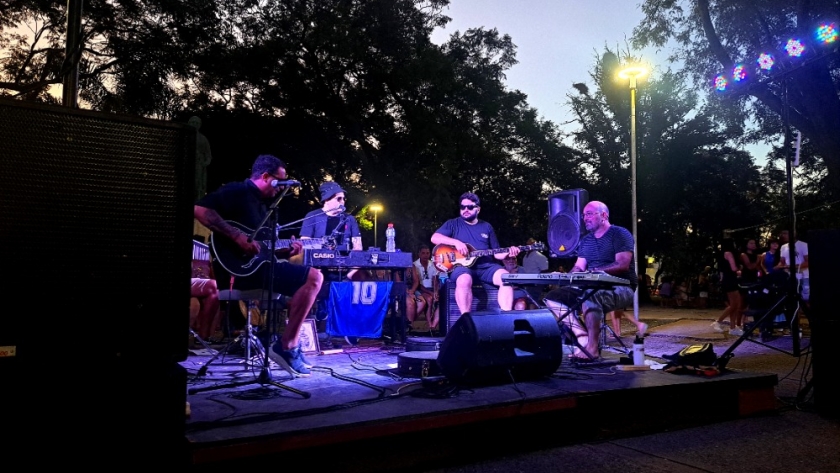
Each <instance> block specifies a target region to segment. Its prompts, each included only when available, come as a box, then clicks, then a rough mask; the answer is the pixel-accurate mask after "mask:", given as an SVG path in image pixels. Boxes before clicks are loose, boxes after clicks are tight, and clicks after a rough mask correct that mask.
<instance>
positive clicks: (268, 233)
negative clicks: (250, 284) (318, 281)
mask: <svg viewBox="0 0 840 473" xmlns="http://www.w3.org/2000/svg"><path fill="white" fill-rule="evenodd" d="M227 223H229V224H230V225H232V226H234V227H236V228H238V229H239V230H241V231H242V232H244V233H245V234H246V235H251V234H252V233H254V229H252V228H248V227H246V226H245V225H242V224H241V223H239V222H234V221H232V220H228V221H227ZM273 238H274V232H273V231H272V230H271V229H270V228H268V227H263V228H260V230H259V231H258V232H257V235H256V238H254V240H255V241H257V242H258V243H259V244H260V252H259V253H258V254H256V255H253V256H250V255H247V254H245V253H243V252H242V248H240V247H239V245H237V244H236V243H235V242H233V241H232V240H231V239H230V238H228V237H226V236H224V235H221V234H220V235H216V233H215V232H213V233H212V234H211V235H210V246H211V247H212V248H213V253H214V254H215V255H216V260H218V262H219V264H221V265H222V267H223V268H225V270H226V271H227V272H228V273H230V274H232V275H233V276H240V277H244V276H250V275H252V274H254V273H255V272H257V270H258V269H260V266H262V265H263V264H264V263H268V262H277V257H276V256H274V255H272V254H271V245H272V239H273ZM296 241H297V242H300V243H301V244H302V245H303V247H304V248H323V247H331V246H335V242H334V241H333V239H331V238H305V239H302V240H280V239H276V240H274V245H275V249H278V250H279V249H283V248H291V246H292V243H294V242H296Z"/></svg>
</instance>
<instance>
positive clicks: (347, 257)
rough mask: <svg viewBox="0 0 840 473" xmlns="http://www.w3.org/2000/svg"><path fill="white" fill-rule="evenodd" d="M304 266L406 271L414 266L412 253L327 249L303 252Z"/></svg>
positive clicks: (307, 249)
mask: <svg viewBox="0 0 840 473" xmlns="http://www.w3.org/2000/svg"><path fill="white" fill-rule="evenodd" d="M303 264H305V265H309V266H312V267H314V268H325V269H353V268H361V269H405V268H410V267H411V265H412V264H413V262H412V260H411V253H402V252H399V251H398V252H395V253H391V252H387V251H379V250H367V251H339V250H326V249H314V248H313V249H310V248H305V249H304V250H303Z"/></svg>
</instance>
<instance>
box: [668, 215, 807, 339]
mask: <svg viewBox="0 0 840 473" xmlns="http://www.w3.org/2000/svg"><path fill="white" fill-rule="evenodd" d="M789 240H790V236H789V232H788V230H781V231H780V232H779V234H778V236H774V237H771V238H768V239H767V240H766V242H765V244H764V245H763V247H759V244H758V240H757V239H755V238H746V239H745V240H743V243H742V244H741V245H738V244H737V242H736V240H735V239H733V238H724V239H723V241H722V242H721V245H720V250H719V252H718V253H717V255H716V258H715V265H714V266H706V267H705V268H703V270H702V271H700V273H699V274H698V275H697V276H694V277H690V278H688V277H675V276H671V275H664V276H662V278H661V280H660V284H659V285H658V286H657V287H656V288H655V289H654V290H653V293H654V294H655V295H657V296H658V298H659V300H660V303H661V304H662V305H673V306H676V307H694V308H700V309H705V308H707V307H710V306H715V305H722V306H723V307H724V309H723V312H722V313H721V314H720V316H719V317H718V318H717V320H715V321H714V322H713V323H712V329H713V330H714V331H716V332H719V333H722V332H727V331H728V332H729V333H730V334H731V335H738V336H740V335H743V333H744V322H745V320H744V313H745V312H746V311H747V310H748V309H749V304H748V300H747V299H748V298H747V293H748V291H749V289H750V288H751V287H754V286H755V285H758V284H761V283H762V281H765V280H767V278H768V276H771V275H774V274H776V275H777V276H778V275H779V273H780V272H784V273H785V275H786V274H787V272H788V270H789V268H790V262H789V260H790V251H789ZM795 252H796V264H795V266H796V271H797V279H798V280H799V282H800V284H799V286H800V289H799V292H800V294H801V296H802V299H803V301H805V302H806V303H807V301H808V299H809V292H810V291H809V286H810V281H809V277H808V245H807V243H805V242H804V241H801V240H797V241H796V246H795Z"/></svg>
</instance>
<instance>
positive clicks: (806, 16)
mask: <svg viewBox="0 0 840 473" xmlns="http://www.w3.org/2000/svg"><path fill="white" fill-rule="evenodd" d="M642 9H643V11H644V12H645V15H646V17H645V19H644V21H643V22H642V23H641V24H640V25H639V26H638V27H637V28H636V29H635V30H634V35H633V41H634V45H635V46H637V47H644V46H649V45H654V46H658V47H662V46H665V45H666V44H668V43H669V42H671V41H673V42H675V43H676V44H677V45H678V47H679V49H678V50H677V51H676V52H675V53H674V55H673V57H672V59H673V60H676V61H681V62H682V63H683V64H684V65H685V68H686V71H687V72H688V73H690V74H691V76H692V77H693V78H694V80H695V81H696V84H697V85H698V87H703V88H705V89H706V90H709V100H710V102H712V103H717V104H718V106H719V108H720V110H721V111H722V112H724V113H722V114H721V115H719V118H721V119H724V118H725V119H727V120H728V121H729V123H731V124H733V125H734V126H741V127H744V126H745V123H746V120H750V121H751V122H753V123H755V124H756V125H757V127H758V129H757V130H754V131H753V132H752V133H745V139H746V140H756V139H761V138H766V137H769V136H773V135H777V134H779V133H782V132H784V130H783V129H782V128H781V121H780V117H782V116H783V115H784V114H785V113H787V114H788V115H789V120H790V124H791V126H793V127H794V128H796V129H798V130H800V131H801V132H802V134H803V138H804V140H805V141H806V142H810V144H811V146H812V149H813V150H814V151H815V153H816V156H817V158H818V159H817V163H818V164H820V165H824V166H825V169H827V173H825V174H824V176H822V179H821V182H819V188H820V190H821V192H823V194H824V195H826V196H833V197H835V198H836V197H837V196H838V195H840V133H837V130H838V129H840V88H839V87H840V73H838V72H840V58H838V54H837V50H836V48H835V49H833V50H828V51H827V52H821V51H814V52H813V53H809V54H810V56H808V57H807V58H803V60H801V61H796V60H785V59H783V56H784V55H782V54H777V57H778V58H779V60H778V61H777V65H776V66H774V67H775V69H776V70H777V72H774V73H773V74H772V75H771V76H770V77H767V78H765V79H762V80H759V81H757V82H756V83H755V84H754V85H753V86H749V87H745V88H743V89H742V90H740V91H739V92H738V93H739V94H740V98H739V99H737V100H724V101H721V99H720V98H716V97H715V96H714V95H713V92H711V90H712V88H711V87H710V86H709V84H710V78H711V77H714V76H716V75H717V74H719V73H720V72H721V71H732V69H733V67H734V66H735V65H736V64H738V63H740V62H743V63H752V61H754V60H755V59H756V58H758V57H759V54H761V53H762V52H768V50H769V51H772V52H779V51H780V46H781V45H782V44H783V42H785V41H787V40H788V39H789V38H791V37H799V38H810V37H811V35H812V32H813V31H814V30H815V28H816V27H817V26H818V24H819V22H820V21H825V20H833V21H837V20H838V14H839V13H840V2H838V1H837V0H816V1H814V0H799V1H782V0H764V1H761V2H750V3H745V2H742V1H738V0H667V1H661V0H646V1H645V2H644V3H643V4H642ZM727 115H728V116H727ZM828 198H829V199H830V198H831V197H828Z"/></svg>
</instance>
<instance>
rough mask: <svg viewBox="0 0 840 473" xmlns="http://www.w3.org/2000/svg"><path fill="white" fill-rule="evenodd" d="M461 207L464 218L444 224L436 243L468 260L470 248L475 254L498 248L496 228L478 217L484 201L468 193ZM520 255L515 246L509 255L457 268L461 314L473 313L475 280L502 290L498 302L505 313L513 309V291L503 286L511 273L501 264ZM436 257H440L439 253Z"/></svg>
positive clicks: (435, 236)
mask: <svg viewBox="0 0 840 473" xmlns="http://www.w3.org/2000/svg"><path fill="white" fill-rule="evenodd" d="M460 203H461V204H460V205H461V218H453V219H450V220H447V221H446V222H444V223H443V225H441V227H440V228H438V229H437V231H436V232H435V233H434V234H433V235H432V243H434V244H435V245H449V246H452V247H454V251H456V252H457V253H458V254H459V255H461V256H467V255H468V254H469V253H470V251H471V250H470V247H472V249H475V250H489V249H491V248H498V247H499V240H498V238H496V232H495V231H494V230H493V226H492V225H490V224H489V223H487V222H486V221H484V220H479V219H478V213H479V212H480V211H481V201H480V200H479V198H478V196H477V195H475V194H473V193H472V192H465V193H464V194H462V195H461V199H460ZM467 245H470V246H467ZM517 254H519V248H518V247H516V246H512V247H510V248H509V249H508V250H507V251H506V252H498V253H495V254H493V255H492V256H490V255H487V256H480V257H478V258H477V259H476V260H475V261H474V262H473V264H472V265H469V266H464V265H457V266H455V267H454V268H453V269H452V271H451V274H450V275H449V278H450V279H451V280H452V281H455V302H456V303H457V304H458V310H459V311H460V312H461V314H464V313H466V312H469V311H470V308H471V307H472V300H473V294H472V285H473V279H474V278H476V279H478V280H480V281H481V282H483V283H486V284H492V285H494V286H496V287H498V288H499V296H498V301H499V307H500V308H501V309H502V310H511V309H512V308H513V287H511V286H504V285H502V274H505V273H507V270H506V269H505V268H504V267H503V266H502V265H501V263H500V261H501V260H503V259H504V258H505V257H506V256H513V257H516V255H517ZM436 256H438V257H439V255H437V252H436ZM439 263H440V262H439V261H438V262H436V265H438V264H439Z"/></svg>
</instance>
